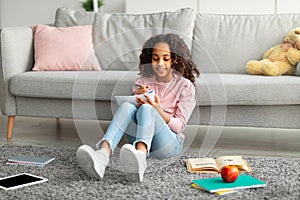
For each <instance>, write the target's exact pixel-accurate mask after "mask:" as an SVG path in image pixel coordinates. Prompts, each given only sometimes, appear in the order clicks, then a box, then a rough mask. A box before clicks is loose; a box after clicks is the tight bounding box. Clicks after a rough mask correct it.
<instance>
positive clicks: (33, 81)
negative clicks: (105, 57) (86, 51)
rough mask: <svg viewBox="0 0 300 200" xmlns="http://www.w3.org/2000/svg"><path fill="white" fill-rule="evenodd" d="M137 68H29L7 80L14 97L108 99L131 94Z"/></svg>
mask: <svg viewBox="0 0 300 200" xmlns="http://www.w3.org/2000/svg"><path fill="white" fill-rule="evenodd" d="M137 76H138V72H137V71H128V72H125V73H124V71H93V72H92V71H77V72H75V71H60V72H55V71H43V72H40V71H31V72H25V73H21V74H18V75H16V76H14V77H12V79H11V81H10V91H11V93H12V94H14V95H16V96H24V97H40V98H58V99H81V100H95V99H96V100H103V101H111V100H112V97H113V96H115V95H131V94H132V91H131V86H132V83H133V80H134V79H135V78H136V77H137Z"/></svg>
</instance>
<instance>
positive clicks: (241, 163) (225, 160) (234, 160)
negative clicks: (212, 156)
mask: <svg viewBox="0 0 300 200" xmlns="http://www.w3.org/2000/svg"><path fill="white" fill-rule="evenodd" d="M216 163H217V166H218V168H219V170H220V169H221V168H222V167H224V166H226V165H235V166H237V167H238V168H239V169H240V170H244V171H251V170H250V169H249V167H248V165H247V163H246V162H245V160H243V158H242V156H222V157H219V158H217V159H216Z"/></svg>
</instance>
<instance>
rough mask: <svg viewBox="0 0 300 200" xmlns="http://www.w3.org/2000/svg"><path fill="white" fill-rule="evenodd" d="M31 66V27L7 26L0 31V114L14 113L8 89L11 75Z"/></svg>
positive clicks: (14, 108)
mask: <svg viewBox="0 0 300 200" xmlns="http://www.w3.org/2000/svg"><path fill="white" fill-rule="evenodd" d="M32 66H33V33H32V29H31V27H9V28H3V29H1V32H0V105H1V111H2V114H5V115H16V101H15V97H14V96H13V95H12V94H11V93H10V91H9V80H10V78H11V77H12V76H14V75H16V74H19V73H22V72H25V71H29V70H31V68H32Z"/></svg>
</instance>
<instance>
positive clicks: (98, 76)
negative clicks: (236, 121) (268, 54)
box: [10, 71, 300, 106]
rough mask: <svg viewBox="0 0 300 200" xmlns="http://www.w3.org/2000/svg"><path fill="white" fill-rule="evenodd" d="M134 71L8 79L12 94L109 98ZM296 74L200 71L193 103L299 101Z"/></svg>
mask: <svg viewBox="0 0 300 200" xmlns="http://www.w3.org/2000/svg"><path fill="white" fill-rule="evenodd" d="M137 76H138V72H136V71H128V72H125V73H124V71H101V72H67V71H66V72H26V73H22V74H18V75H16V76H14V77H13V78H12V79H11V82H10V91H11V93H13V94H14V95H16V96H25V97H40V98H59V99H82V100H103V101H110V100H112V99H113V96H115V95H131V93H132V91H131V86H132V83H133V81H134V79H135V78H136V77H137ZM291 90H292V91H300V78H299V77H296V76H279V77H266V76H253V75H247V74H214V73H202V75H201V77H200V78H198V79H197V81H196V95H197V105H200V106H210V105H288V104H300V93H299V92H290V91H291Z"/></svg>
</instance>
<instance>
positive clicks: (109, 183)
mask: <svg viewBox="0 0 300 200" xmlns="http://www.w3.org/2000/svg"><path fill="white" fill-rule="evenodd" d="M76 150H77V149H76V148H75V147H54V146H52V147H40V146H15V145H4V146H2V147H0V151H1V159H0V160H1V162H0V166H1V171H0V177H5V176H9V175H14V174H17V173H23V172H27V173H31V174H34V175H38V176H42V177H45V178H48V179H49V181H48V182H46V183H41V184H37V185H32V186H27V187H23V188H19V189H16V190H10V191H5V190H0V199H219V198H220V199H223V198H226V199H272V200H273V199H300V165H299V164H300V159H283V158H261V157H246V156H243V157H244V158H245V159H246V160H247V161H248V162H249V164H250V166H251V167H252V169H253V172H252V173H250V175H252V176H254V177H256V178H259V179H261V180H263V181H265V182H267V187H264V188H256V189H245V190H240V191H239V192H238V193H233V194H228V195H226V196H218V195H216V194H210V193H208V192H205V191H200V190H197V189H194V188H192V187H191V181H192V180H193V179H200V178H205V177H215V176H218V175H217V174H190V173H188V172H187V170H186V166H185V160H186V159H187V158H194V157H197V154H183V155H181V156H180V157H176V158H170V159H165V160H156V159H151V158H150V159H148V160H147V164H148V167H147V169H146V172H145V175H144V180H143V182H142V183H130V182H127V181H126V177H125V175H124V171H123V169H122V166H120V163H119V159H118V152H116V153H115V154H114V155H113V157H112V158H111V162H110V164H109V166H108V168H107V169H106V172H105V175H104V178H103V179H102V180H100V181H97V180H93V179H90V178H89V177H87V176H86V175H85V174H84V172H83V171H82V170H81V169H80V167H79V166H78V163H77V161H76V156H75V152H76ZM18 154H26V155H32V156H52V157H55V160H54V161H52V162H51V163H49V164H48V165H46V166H45V167H34V166H15V165H7V164H6V160H7V159H8V158H9V157H11V156H13V155H18Z"/></svg>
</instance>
